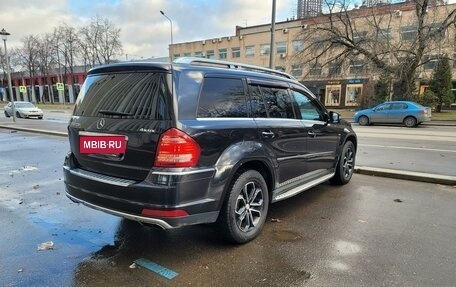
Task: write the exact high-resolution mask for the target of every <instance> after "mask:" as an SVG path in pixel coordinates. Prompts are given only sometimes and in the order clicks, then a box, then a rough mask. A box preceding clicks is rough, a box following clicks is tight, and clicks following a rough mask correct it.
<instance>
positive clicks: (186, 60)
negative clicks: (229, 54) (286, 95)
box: [173, 57, 296, 80]
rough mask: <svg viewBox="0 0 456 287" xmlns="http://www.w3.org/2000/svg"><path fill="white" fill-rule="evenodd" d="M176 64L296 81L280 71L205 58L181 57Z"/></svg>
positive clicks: (175, 61)
mask: <svg viewBox="0 0 456 287" xmlns="http://www.w3.org/2000/svg"><path fill="white" fill-rule="evenodd" d="M173 63H176V64H189V65H196V66H207V67H217V68H225V69H237V70H246V71H252V72H260V73H265V74H271V75H276V76H280V77H284V78H287V79H292V80H296V78H295V77H293V76H291V75H289V74H287V73H285V72H281V71H276V70H273V69H268V68H263V67H258V66H254V65H248V64H241V63H234V62H228V61H220V60H212V59H205V58H196V57H181V58H177V59H176V60H174V61H173Z"/></svg>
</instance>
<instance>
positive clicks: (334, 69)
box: [328, 62, 342, 76]
mask: <svg viewBox="0 0 456 287" xmlns="http://www.w3.org/2000/svg"><path fill="white" fill-rule="evenodd" d="M341 73H342V63H337V62H336V63H329V66H328V75H329V76H337V75H340V74H341Z"/></svg>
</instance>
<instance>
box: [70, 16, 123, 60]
mask: <svg viewBox="0 0 456 287" xmlns="http://www.w3.org/2000/svg"><path fill="white" fill-rule="evenodd" d="M80 34H81V39H80V42H79V44H80V51H81V54H82V57H83V61H84V63H85V64H87V65H90V66H95V65H101V64H109V63H111V62H112V61H113V59H114V58H115V56H116V55H120V54H121V53H122V44H121V42H120V29H119V28H116V27H115V26H114V24H113V23H112V22H111V21H109V19H107V18H102V17H100V16H98V15H97V16H96V17H94V18H93V19H92V21H91V23H90V24H89V25H88V26H86V27H82V28H81V30H80Z"/></svg>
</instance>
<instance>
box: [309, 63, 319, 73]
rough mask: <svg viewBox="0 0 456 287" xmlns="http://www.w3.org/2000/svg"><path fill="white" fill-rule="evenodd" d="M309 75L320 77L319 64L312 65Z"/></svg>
mask: <svg viewBox="0 0 456 287" xmlns="http://www.w3.org/2000/svg"><path fill="white" fill-rule="evenodd" d="M309 75H311V76H320V75H321V64H318V63H317V64H314V65H311V66H310V69H309Z"/></svg>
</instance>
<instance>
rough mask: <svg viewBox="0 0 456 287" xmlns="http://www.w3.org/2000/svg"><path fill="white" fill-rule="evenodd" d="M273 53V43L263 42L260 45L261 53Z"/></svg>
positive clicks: (262, 54)
mask: <svg viewBox="0 0 456 287" xmlns="http://www.w3.org/2000/svg"><path fill="white" fill-rule="evenodd" d="M269 53H271V45H269V44H261V45H260V55H261V56H264V55H269Z"/></svg>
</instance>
